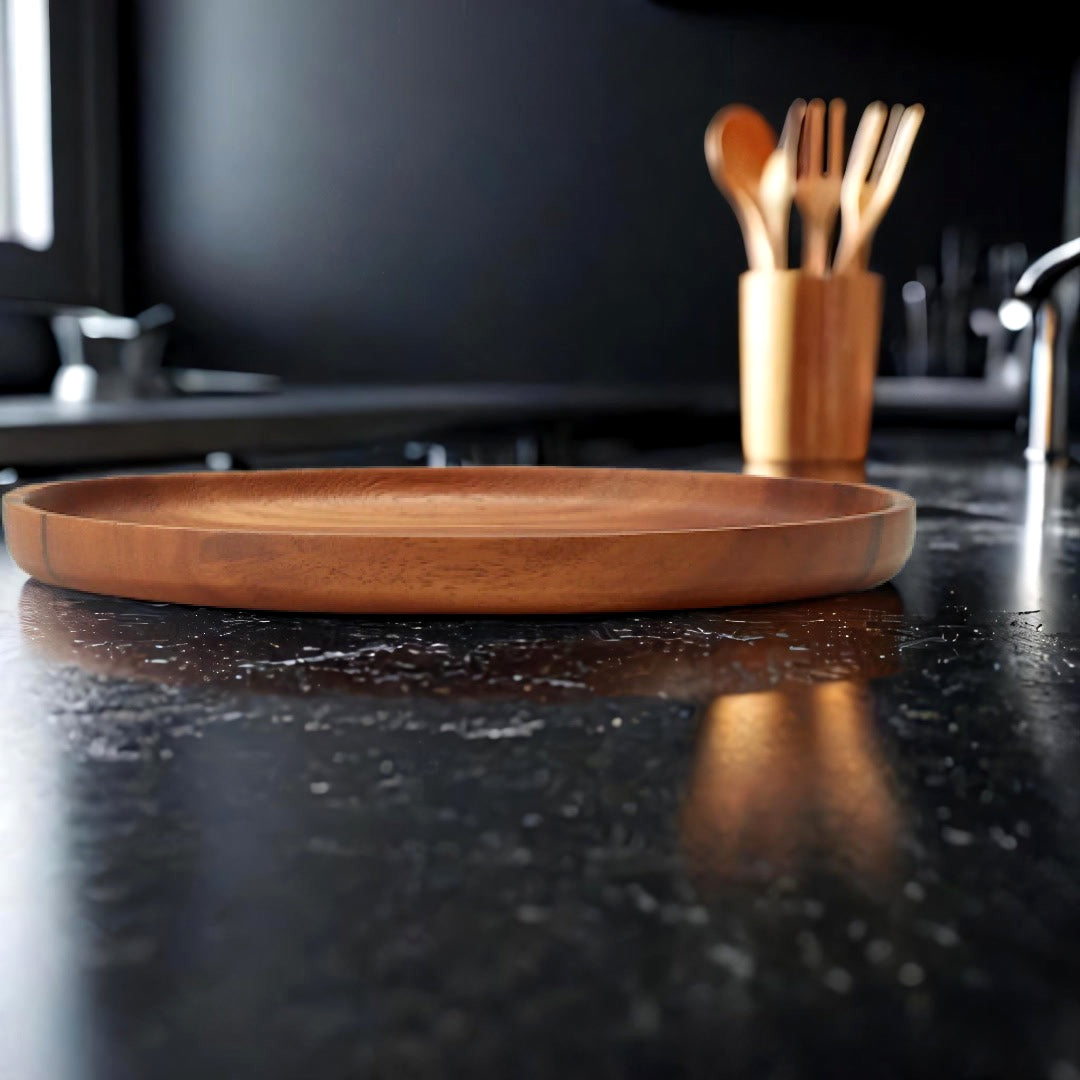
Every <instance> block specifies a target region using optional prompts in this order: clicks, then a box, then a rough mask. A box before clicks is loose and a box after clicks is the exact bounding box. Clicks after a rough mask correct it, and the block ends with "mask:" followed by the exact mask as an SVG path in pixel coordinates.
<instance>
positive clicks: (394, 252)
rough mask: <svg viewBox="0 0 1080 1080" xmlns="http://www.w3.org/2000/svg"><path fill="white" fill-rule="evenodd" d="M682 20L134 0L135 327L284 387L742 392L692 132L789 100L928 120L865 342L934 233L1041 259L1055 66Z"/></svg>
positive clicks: (941, 43) (611, 1)
mask: <svg viewBox="0 0 1080 1080" xmlns="http://www.w3.org/2000/svg"><path fill="white" fill-rule="evenodd" d="M699 8H700V9H699V10H680V9H678V8H677V7H669V6H661V5H659V4H656V3H652V2H650V0H588V2H582V0H544V2H543V3H524V2H522V3H514V2H507V0H459V2H453V3H451V2H448V0H365V2H363V3H357V2H356V0H317V2H311V3H296V2H295V0H169V2H162V0H138V2H134V0H133V2H132V3H130V4H127V5H125V6H124V10H123V17H124V27H125V29H124V34H125V42H124V55H125V56H126V62H125V65H124V67H123V69H122V70H124V71H125V72H126V75H125V86H124V88H123V90H124V100H125V102H126V110H127V111H126V118H127V120H126V123H127V125H128V138H129V142H128V149H127V152H126V157H125V160H126V163H127V175H126V181H127V193H126V206H127V211H128V213H127V220H126V231H127V261H126V279H125V287H126V294H125V301H126V306H127V308H128V309H130V310H135V309H137V308H139V307H142V306H145V305H148V304H150V303H153V302H156V301H167V302H169V303H170V304H172V305H173V306H174V307H175V308H176V310H177V312H178V317H179V325H178V329H177V333H176V335H175V338H174V357H175V358H178V359H180V360H182V361H184V362H188V363H197V364H202V365H218V366H228V367H241V368H249V369H253V370H267V371H274V372H279V373H282V374H285V375H287V376H289V377H290V378H292V379H294V380H297V381H310V380H325V379H331V378H347V379H351V380H365V379H379V380H391V381H413V380H445V379H491V378H506V379H522V380H524V379H558V380H562V379H566V380H573V379H619V378H635V379H638V378H639V379H657V380H660V379H679V380H698V379H700V380H704V381H708V380H713V379H717V378H734V377H735V349H736V327H735V290H736V276H737V274H738V273H739V271H740V269H741V268H742V267H743V265H744V256H743V251H742V245H741V241H740V237H739V233H738V230H737V227H736V225H735V221H734V219H733V217H732V214H731V211H730V209H729V208H728V206H727V204H726V203H725V202H724V200H723V199H722V197H721V196H720V195H719V194H718V193H717V192H716V190H715V189H714V188H713V186H712V184H711V182H710V180H709V177H708V174H707V172H706V169H705V164H704V158H703V153H702V135H703V132H704V129H705V126H706V124H707V122H708V120H709V118H710V117H711V115H712V114H713V112H714V111H715V110H716V109H717V108H719V107H720V106H721V105H724V104H726V103H729V102H732V101H745V102H747V103H750V104H753V105H755V106H756V107H758V108H759V109H761V110H762V111H763V112H764V114H765V115H766V116H767V117H768V118H769V119H770V120H771V121H772V122H773V123H774V124H776V125H777V126H779V124H780V123H781V121H782V118H783V114H784V111H785V109H786V107H787V104H788V103H789V101H790V100H791V99H792V98H793V97H795V96H807V97H809V96H813V95H821V96H824V97H829V96H832V95H840V96H843V97H845V98H846V99H847V100H848V103H849V109H850V110H851V111H852V114H853V115H852V119H851V124H852V126H853V125H854V121H855V119H857V115H858V113H859V112H860V111H861V109H862V107H863V106H864V105H865V104H866V103H867V102H868V101H870V100H872V99H873V98H882V99H884V100H886V101H890V102H892V101H901V102H911V101H914V100H919V101H922V102H923V103H924V104H925V105H926V108H927V118H926V122H925V124H924V127H923V130H922V132H921V134H920V136H919V140H918V142H917V144H916V148H915V152H914V154H913V158H912V161H911V164H910V167H909V172H908V174H907V176H906V177H905V180H904V182H903V184H902V186H901V189H900V193H899V196H898V198H897V200H896V203H895V205H894V206H893V209H892V211H891V213H890V214H889V216H888V217H887V218H886V220H885V223H884V224H883V226H882V228H881V231H880V233H879V236H878V242H877V244H876V247H875V255H874V264H875V267H876V268H877V269H880V270H882V271H884V272H885V273H886V275H887V277H888V279H889V295H890V313H889V316H888V318H889V320H890V324H891V329H890V331H888V333H890V334H891V333H892V331H893V330H895V326H896V320H895V308H896V301H897V299H898V295H899V289H900V285H901V283H902V282H903V281H904V280H905V279H906V277H908V276H910V275H911V274H912V272H913V271H914V269H915V267H916V266H917V265H918V264H920V263H926V262H932V261H934V259H935V258H936V254H937V251H938V248H939V245H940V237H941V232H942V229H943V228H944V227H945V226H947V225H951V224H958V225H963V226H966V227H969V228H971V229H973V230H974V231H975V233H976V234H977V236H978V237H979V239H980V240H981V241H982V242H983V243H992V242H1000V241H1011V240H1022V241H1024V242H1025V243H1026V244H1027V245H1028V246H1029V250H1030V251H1031V252H1032V254H1035V253H1038V252H1039V251H1041V250H1042V249H1044V248H1046V247H1049V246H1052V245H1053V244H1055V243H1057V242H1058V241H1059V239H1060V236H1061V218H1062V181H1063V170H1064V142H1065V130H1066V112H1067V104H1068V101H1067V95H1068V72H1069V66H1070V63H1069V61H1070V59H1071V57H1069V56H1067V55H1066V53H1065V52H1063V51H1061V50H1060V49H1059V50H1057V51H1054V50H1050V51H1047V50H1043V51H1042V53H1041V54H1037V53H1035V52H1034V51H1033V50H1032V49H1030V48H1027V47H1025V43H1022V42H1020V41H1019V39H1017V38H1016V37H1015V36H1014V37H1012V38H1010V37H1009V36H1008V35H1007V34H1003V36H1002V37H1000V38H998V39H995V40H991V41H986V40H977V39H975V38H974V37H972V36H971V35H970V33H966V32H965V33H962V34H960V35H957V36H953V37H952V38H950V39H948V40H945V39H942V38H941V37H940V36H935V35H934V33H932V32H928V25H929V26H931V27H933V26H935V25H936V24H935V23H932V22H931V23H929V24H928V23H927V22H926V21H925V20H923V21H919V22H917V23H916V22H913V23H912V28H911V29H908V30H906V31H903V32H901V31H897V30H896V29H894V28H892V27H890V26H889V25H886V24H884V23H881V24H878V25H847V24H844V23H842V22H840V21H838V20H836V19H833V20H830V21H828V22H825V23H809V22H805V21H796V20H793V19H792V18H791V17H790V16H787V15H784V14H783V13H779V12H773V13H771V14H765V15H759V16H755V17H753V18H751V17H748V16H745V15H742V14H739V13H736V12H733V11H731V10H727V9H725V8H721V9H720V10H711V11H710V10H708V9H707V8H708V5H704V6H701V5H699ZM939 29H940V28H939Z"/></svg>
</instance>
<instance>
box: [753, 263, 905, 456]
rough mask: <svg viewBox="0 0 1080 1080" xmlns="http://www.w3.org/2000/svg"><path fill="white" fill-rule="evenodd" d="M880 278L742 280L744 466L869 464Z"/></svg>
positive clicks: (760, 273) (771, 276) (789, 275)
mask: <svg viewBox="0 0 1080 1080" xmlns="http://www.w3.org/2000/svg"><path fill="white" fill-rule="evenodd" d="M883 295H884V281H883V279H882V277H881V275H880V274H870V273H850V274H837V275H836V276H834V277H828V278H822V277H815V276H813V275H810V274H805V273H804V272H803V271H801V270H749V271H747V272H746V273H744V274H742V275H741V276H740V278H739V396H740V403H741V417H742V448H743V457H744V458H745V459H746V461H747V462H860V461H863V460H864V459H865V458H866V451H867V446H868V444H869V441H870V421H871V414H872V411H873V400H874V376H875V374H876V373H877V365H878V353H879V349H880V344H881V310H882V299H883Z"/></svg>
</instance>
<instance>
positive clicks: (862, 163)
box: [833, 101, 925, 274]
mask: <svg viewBox="0 0 1080 1080" xmlns="http://www.w3.org/2000/svg"><path fill="white" fill-rule="evenodd" d="M924 112H925V110H924V109H923V107H922V106H921V105H909V106H908V107H907V108H905V107H904V106H903V105H894V106H893V107H892V110H891V111H889V112H888V123H886V109H885V106H884V105H883V104H882V103H881V102H880V101H875V102H873V103H872V104H870V105H868V106H867V107H866V111H865V112H864V113H863V115H862V120H860V121H859V128H858V131H856V133H855V140H854V142H853V143H852V144H851V155H850V157H849V159H848V167H847V171H846V172H845V173H844V180H843V184H842V185H841V189H840V243H839V245H838V246H837V249H836V258H835V259H834V260H833V271H834V273H838V274H839V273H843V272H845V271H858V270H866V269H867V267H868V266H869V264H870V242H871V241H872V240H873V238H874V233H875V232H876V231H877V227H878V225H880V224H881V219H882V218H883V217H884V216H885V211H886V210H888V209H889V206H890V205H891V204H892V201H893V198H894V197H895V195H896V189H897V188H898V187H899V185H900V178H901V177H902V176H903V174H904V168H905V167H906V166H907V162H908V158H909V157H910V155H911V147H912V145H913V144H914V142H915V136H916V135H917V134H918V132H919V126H920V125H921V124H922V119H923V114H924ZM882 129H884V135H883V134H882ZM879 138H880V144H879Z"/></svg>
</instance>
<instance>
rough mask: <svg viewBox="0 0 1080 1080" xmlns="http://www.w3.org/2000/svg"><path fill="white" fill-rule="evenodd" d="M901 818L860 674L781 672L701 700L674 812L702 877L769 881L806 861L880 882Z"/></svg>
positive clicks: (892, 858) (889, 867)
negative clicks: (769, 682)
mask: <svg viewBox="0 0 1080 1080" xmlns="http://www.w3.org/2000/svg"><path fill="white" fill-rule="evenodd" d="M900 824H901V811H900V807H899V805H898V802H897V799H896V796H895V795H894V793H893V791H892V789H891V787H890V784H889V781H888V778H887V774H886V771H885V764H884V756H883V754H882V752H881V750H880V748H879V747H878V744H877V740H876V737H875V733H874V713H873V699H872V696H871V693H870V690H869V688H868V687H867V686H866V684H865V683H863V682H857V681H854V680H840V681H836V682H823V683H810V684H805V683H789V684H786V685H784V686H780V687H777V688H776V689H773V690H765V691H760V692H757V693H751V694H728V695H724V696H722V697H719V698H717V699H716V700H715V701H713V702H712V703H711V704H710V705H709V706H708V709H707V710H706V713H705V717H704V720H703V722H702V727H701V731H700V733H699V736H698V745H697V750H696V753H695V759H694V766H693V770H692V774H691V778H690V783H689V787H688V793H687V797H686V800H685V803H684V806H683V817H682V835H683V844H684V848H685V850H686V852H687V857H688V859H689V862H690V864H691V867H692V870H693V872H694V873H695V875H696V876H697V877H699V878H700V879H702V880H703V881H705V882H707V883H709V884H714V885H715V884H719V883H722V882H728V881H736V882H737V881H754V880H770V879H773V878H775V877H776V876H777V875H779V874H791V875H796V874H798V873H799V872H800V871H801V870H802V869H803V867H804V866H806V865H808V864H810V863H814V864H815V865H817V866H821V865H826V866H830V867H833V868H834V869H835V870H836V871H837V872H838V873H840V874H842V875H851V876H854V877H857V878H859V879H861V880H863V881H868V882H876V883H882V882H885V881H887V880H889V879H890V877H891V876H892V874H893V872H894V870H895V867H896V862H897V859H896V846H897V836H898V834H899V830H900Z"/></svg>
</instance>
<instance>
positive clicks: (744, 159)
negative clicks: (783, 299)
mask: <svg viewBox="0 0 1080 1080" xmlns="http://www.w3.org/2000/svg"><path fill="white" fill-rule="evenodd" d="M775 147H776V132H774V131H773V129H772V127H770V125H769V122H768V121H767V120H766V119H765V118H764V117H763V116H762V115H761V113H759V112H758V111H757V110H756V109H751V108H750V107H749V106H748V105H728V106H726V107H725V108H723V109H721V110H720V111H719V112H718V113H717V114H716V115H715V116H714V117H713V118H712V120H710V121H709V126H708V127H707V128H706V129H705V161H706V163H707V164H708V166H709V174H710V175H711V176H712V179H713V183H714V184H716V186H717V187H718V188H719V189H720V191H721V192H723V194H724V195H725V196H726V197H727V200H728V202H729V203H731V208H732V209H733V210H734V211H735V217H736V218H737V219H738V221H739V227H740V228H741V229H742V234H743V242H744V243H745V244H746V258H747V261H748V263H749V264H750V269H752V270H772V269H775V268H776V255H775V252H774V250H773V245H772V241H771V240H770V237H769V229H768V227H767V225H766V223H765V215H764V213H763V209H762V205H761V202H760V188H761V174H762V170H763V169H764V168H765V162H766V161H767V160H768V159H769V155H770V154H771V153H772V152H773V150H774V149H775Z"/></svg>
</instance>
